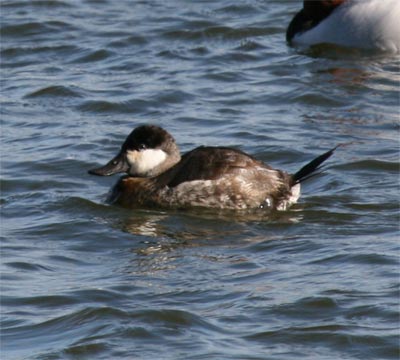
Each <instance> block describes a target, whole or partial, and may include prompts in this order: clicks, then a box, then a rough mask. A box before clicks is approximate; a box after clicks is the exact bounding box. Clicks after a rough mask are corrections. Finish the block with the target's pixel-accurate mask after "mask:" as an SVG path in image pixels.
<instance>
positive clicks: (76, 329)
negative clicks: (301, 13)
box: [0, 0, 400, 360]
mask: <svg viewBox="0 0 400 360" xmlns="http://www.w3.org/2000/svg"><path fill="white" fill-rule="evenodd" d="M299 6H300V1H247V2H240V3H238V2H233V1H227V0H219V1H201V2H194V3H188V2H186V1H179V0H170V1H156V0H154V1H118V2H115V1H111V0H103V1H100V0H99V1H3V2H2V4H1V27H2V28H1V72H2V75H1V76H2V84H1V109H0V110H1V121H2V125H1V130H2V131H1V143H2V150H1V204H2V223H1V236H2V253H1V271H2V277H1V285H2V289H1V311H2V318H1V349H2V350H1V357H2V358H4V359H30V360H31V359H206V358H207V359H285V360H286V359H322V360H324V359H332V360H333V359H398V357H399V355H400V354H399V346H398V345H399V314H398V309H399V286H398V285H399V281H398V280H399V245H398V238H399V81H400V76H399V59H398V57H397V56H394V55H391V54H371V53H363V52H360V51H357V50H354V49H351V50H349V49H339V48H335V47H324V46H323V47H317V48H315V49H312V50H310V51H298V50H296V49H292V48H289V47H288V46H287V45H286V43H285V36H284V35H285V29H286V25H287V24H288V22H289V21H290V19H291V17H292V16H293V14H294V13H295V11H296V10H297V9H298V8H299ZM149 122H150V123H154V124H157V125H161V126H163V127H165V128H167V129H168V130H169V131H170V132H171V133H172V134H173V135H174V136H175V138H176V140H177V142H178V144H179V145H180V147H181V149H182V151H187V150H190V149H192V148H194V147H195V146H198V145H226V146H233V147H236V148H239V149H241V150H244V151H246V152H249V153H251V154H253V155H255V156H256V157H258V158H259V159H261V160H263V161H266V162H268V163H270V164H271V165H273V166H275V167H277V168H281V169H285V170H287V171H290V172H294V171H296V170H298V169H299V168H300V167H301V166H302V165H303V164H304V163H306V162H307V161H309V160H311V159H312V158H313V157H314V156H316V155H319V154H320V153H322V152H324V151H326V150H328V149H330V148H332V147H333V146H335V145H337V144H339V143H344V144H346V145H345V146H342V147H340V148H339V149H338V150H337V151H336V153H335V155H334V156H333V157H332V158H331V159H330V160H329V161H328V163H327V166H326V168H325V171H324V172H323V173H322V174H320V175H318V176H317V177H314V178H313V179H311V180H310V181H309V182H308V183H307V184H305V185H304V187H303V195H302V198H301V201H300V203H299V204H298V205H296V206H295V207H293V208H292V209H291V210H290V211H287V212H285V213H277V214H273V215H271V216H265V217H261V218H247V217H242V216H234V215H232V214H212V213H208V212H200V213H198V212H189V213H182V212H169V211H155V210H154V211H147V210H135V211H132V210H126V209H121V208H118V207H114V206H109V205H107V204H106V203H105V202H104V200H105V197H106V194H107V191H108V190H109V188H110V187H111V186H112V184H113V183H114V182H115V181H116V180H117V178H97V177H92V176H90V175H88V174H87V170H88V169H90V168H93V167H94V166H98V165H100V164H103V163H104V162H105V161H107V160H109V159H110V158H111V157H112V156H113V155H114V154H115V153H116V151H117V150H118V148H119V146H120V145H121V143H122V141H123V140H124V138H125V136H126V135H127V134H128V133H129V132H130V131H131V130H132V128H133V127H135V126H137V125H139V124H143V123H149Z"/></svg>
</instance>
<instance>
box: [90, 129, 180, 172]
mask: <svg viewBox="0 0 400 360" xmlns="http://www.w3.org/2000/svg"><path fill="white" fill-rule="evenodd" d="M179 160H180V153H179V148H178V146H177V145H176V143H175V140H174V138H173V137H172V136H171V135H170V134H169V133H168V132H167V131H165V130H164V129H162V128H160V127H159V126H155V125H142V126H139V127H137V128H135V129H134V130H133V131H132V132H131V133H130V134H129V136H128V137H127V138H126V140H125V142H124V143H123V144H122V147H121V150H120V151H119V153H118V155H117V156H116V157H114V158H113V159H112V160H111V161H109V162H108V163H107V164H106V165H104V166H102V167H100V168H96V169H92V170H89V174H92V175H100V176H109V175H113V174H116V173H127V174H129V175H131V176H137V177H152V176H157V175H159V174H161V173H163V172H164V171H166V170H167V169H169V168H170V167H172V166H173V165H175V164H176V163H177V162H178V161H179Z"/></svg>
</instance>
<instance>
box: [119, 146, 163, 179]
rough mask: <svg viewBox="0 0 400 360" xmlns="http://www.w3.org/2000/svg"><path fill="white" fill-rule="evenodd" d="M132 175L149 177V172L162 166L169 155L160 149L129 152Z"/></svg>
mask: <svg viewBox="0 0 400 360" xmlns="http://www.w3.org/2000/svg"><path fill="white" fill-rule="evenodd" d="M126 158H127V160H128V163H129V166H130V170H129V173H130V174H131V175H138V176H147V175H148V173H149V172H151V171H152V170H154V169H155V168H156V167H157V166H159V165H160V164H162V163H163V162H164V161H165V159H166V158H167V154H166V153H165V152H164V151H162V150H160V149H146V150H142V151H136V150H133V151H129V150H128V151H127V153H126Z"/></svg>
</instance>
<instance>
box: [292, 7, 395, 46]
mask: <svg viewBox="0 0 400 360" xmlns="http://www.w3.org/2000/svg"><path fill="white" fill-rule="evenodd" d="M399 19H400V1H399V0H348V1H345V2H344V3H343V4H341V5H340V6H338V7H337V8H336V9H335V10H334V11H333V12H332V13H331V14H330V15H329V16H328V17H327V18H325V19H324V20H322V21H321V22H320V23H319V24H318V25H317V26H315V27H314V28H312V29H310V30H308V31H305V32H304V33H302V34H298V35H296V36H295V37H294V38H293V43H294V44H297V45H306V46H308V45H315V44H321V43H328V44H336V45H342V46H347V47H355V48H362V49H379V50H383V51H391V52H399V51H400V20H399Z"/></svg>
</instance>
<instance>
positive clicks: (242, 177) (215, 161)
mask: <svg viewBox="0 0 400 360" xmlns="http://www.w3.org/2000/svg"><path fill="white" fill-rule="evenodd" d="M334 150H335V148H334V149H332V150H330V151H328V152H326V153H324V154H322V155H321V156H318V157H317V158H316V159H314V160H313V161H311V162H310V163H308V164H307V165H305V166H304V167H302V168H301V169H300V170H299V171H298V172H296V173H295V174H293V175H290V174H288V173H286V172H284V171H281V170H276V169H273V168H272V167H271V166H269V165H267V164H264V163H262V162H261V161H258V160H256V159H255V158H253V157H252V156H250V155H247V154H245V153H244V152H242V151H240V150H236V149H232V148H228V147H209V146H200V147H198V148H196V149H194V150H192V151H189V152H188V153H186V154H184V155H183V156H182V157H181V155H180V152H179V148H178V146H177V145H176V143H175V140H174V138H173V137H172V136H171V135H170V134H169V133H168V132H167V131H165V130H164V129H162V128H160V127H158V126H154V125H142V126H139V127H137V128H136V129H134V130H133V131H132V132H131V133H130V135H129V136H128V137H127V139H126V140H125V142H124V143H123V145H122V147H121V149H120V151H119V153H118V155H117V156H116V157H114V158H113V159H112V160H111V161H110V162H108V163H107V164H106V165H105V166H103V167H100V168H97V169H93V170H89V174H93V175H100V176H108V175H113V174H116V173H127V174H128V175H125V176H123V177H121V178H120V179H119V181H118V182H117V184H116V185H115V186H114V188H113V191H112V194H111V198H110V201H111V202H113V203H116V204H119V205H121V206H124V207H163V208H183V209H186V208H192V207H203V208H217V209H234V210H240V209H255V208H258V209H260V208H261V209H270V210H285V209H287V208H288V207H289V206H290V205H292V204H294V203H295V202H296V201H297V199H298V198H299V196H300V183H301V182H302V181H304V180H306V179H307V178H309V177H310V176H312V173H313V172H314V171H315V170H316V169H317V168H318V167H319V166H320V165H321V164H322V163H323V162H324V161H325V160H326V159H328V158H329V157H330V156H331V155H332V153H333V151H334Z"/></svg>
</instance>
